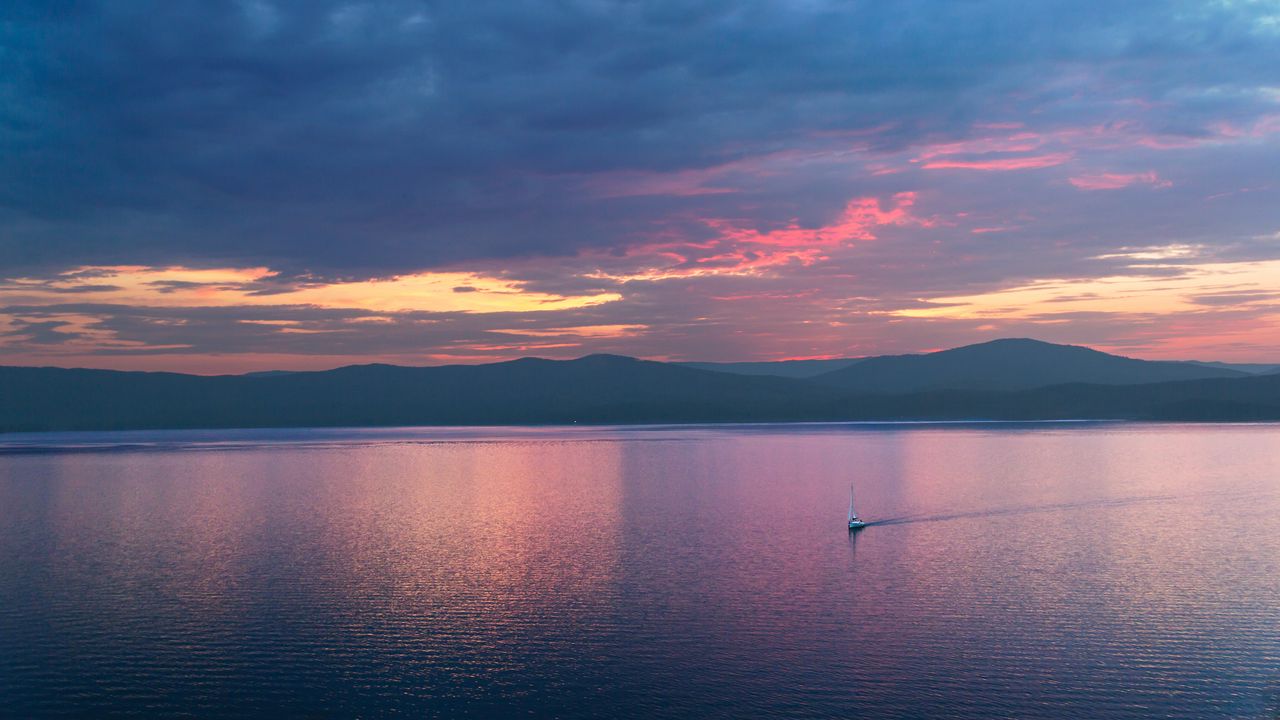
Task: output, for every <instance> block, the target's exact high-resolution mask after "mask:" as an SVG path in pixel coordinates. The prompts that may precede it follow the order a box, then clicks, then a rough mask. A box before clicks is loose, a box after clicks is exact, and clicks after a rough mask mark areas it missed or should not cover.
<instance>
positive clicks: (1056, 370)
mask: <svg viewBox="0 0 1280 720" xmlns="http://www.w3.org/2000/svg"><path fill="white" fill-rule="evenodd" d="M1248 375H1249V373H1246V372H1241V371H1239V370H1233V369H1230V368H1225V367H1210V366H1206V365H1200V364H1197V363H1190V362H1170V361H1154V360H1135V359H1133V358H1126V357H1120V356H1118V355H1110V354H1107V353H1104V352H1099V351H1097V350H1092V349H1090V348H1086V347H1079V346H1075V345H1055V344H1052V343H1047V342H1041V341H1039V340H1029V339H1024V338H1017V339H1005V340H993V341H991V342H986V343H981V344H978V345H966V346H964V347H959V348H955V349H952V350H943V351H941V352H935V353H929V354H927V355H885V356H881V357H874V358H867V359H866V360H863V361H861V362H859V363H856V364H854V365H851V366H849V367H846V368H841V369H839V370H835V371H832V372H829V373H824V374H822V375H818V376H815V377H814V378H813V379H814V380H815V381H817V382H821V383H823V384H826V385H831V386H833V387H838V388H841V389H844V390H852V391H858V392H874V393H911V392H919V391H925V390H943V389H951V390H1025V389H1030V388H1036V387H1044V386H1047V385H1058V384H1063V383H1094V384H1099V385H1132V384H1141V383H1157V382H1167V381H1174V380H1199V379H1206V378H1243V377H1248Z"/></svg>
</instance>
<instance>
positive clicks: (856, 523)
mask: <svg viewBox="0 0 1280 720" xmlns="http://www.w3.org/2000/svg"><path fill="white" fill-rule="evenodd" d="M866 526H867V523H866V522H865V521H863V520H862V519H860V518H859V517H858V513H856V512H854V511H853V486H852V485H850V486H849V530H851V531H852V530H861V529H862V528H864V527H866Z"/></svg>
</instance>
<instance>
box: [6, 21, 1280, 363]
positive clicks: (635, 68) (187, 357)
mask: <svg viewBox="0 0 1280 720" xmlns="http://www.w3.org/2000/svg"><path fill="white" fill-rule="evenodd" d="M1010 336H1017V337H1035V338H1039V339H1043V340H1049V341H1054V342H1068V343H1074V344H1085V345H1090V346H1093V347H1097V348H1099V349H1104V350H1109V351H1113V352H1119V353H1122V354H1128V355H1134V356H1139V357H1149V358H1186V359H1203V360H1233V361H1259V362H1261V361H1271V362H1280V0H1212V1H1202V2H1170V1H1169V0H1158V1H1157V0H1152V1H1148V0H1124V1H1123V2H1108V3H1103V2H1081V1H1080V0H1070V1H1065V2H1057V1H1053V0H1045V1H1042V2H1041V1H1037V2H1027V1H1026V0H1007V1H1006V0H992V1H981V2H977V1H973V2H965V1H960V2H957V1H951V0H947V1H943V0H933V1H915V0H894V1H893V2H857V1H851V0H840V1H838V2H824V1H823V0H790V1H789V2H764V1H761V2H749V1H748V2H721V1H706V2H702V1H698V0H670V1H665V0H664V1H652V2H643V3H642V2H633V1H621V0H619V1H617V2H610V1H608V0H563V1H558V2H549V1H545V0H543V1H536V2H535V1H530V2H524V1H522V0H504V1H503V2H492V3H490V2H478V1H477V2H432V1H430V0H416V1H412V2H410V1H400V0H392V1H384V2H369V3H351V2H326V1H324V0H305V1H303V0H299V1H297V2H284V1H274V2H273V1H271V0H244V1H242V2H208V1H207V0H192V1H189V2H187V1H183V0H169V1H167V2H131V1H130V0H113V1H111V2H105V1H104V2H72V1H70V0H65V1H64V0H39V1H31V2H28V1H26V0H10V1H9V2H6V3H3V4H0V364H21V365H31V364H48V365H63V366H86V367H106V368H125V369H165V370H179V371H189V372H199V373H219V372H244V371H250V370H262V369H269V368H286V369H304V368H305V369H317V368H326V367H333V366H337V365H344V364H351V363H362V362H375V361H380V362H395V363H403V364H438V363H445V362H484V361H491V360H501V359H509V358H513V357H518V356H523V355H537V356H542V357H556V358H565V357H577V356H580V355H584V354H588V353H594V352H611V353H620V354H626V355H635V356H640V357H646V358H654V359H677V360H769V359H785V358H820V357H847V356H861V355H871V354H883V353H896V352H916V351H925V350H931V349H938V348H944V347H951V346H955V345H962V344H967V343H972V342H980V341H984V340H989V339H993V338H997V337H1010Z"/></svg>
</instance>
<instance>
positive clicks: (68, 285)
mask: <svg viewBox="0 0 1280 720" xmlns="http://www.w3.org/2000/svg"><path fill="white" fill-rule="evenodd" d="M273 282H274V274H273V273H272V272H271V271H270V270H268V269H267V268H218V269H191V268H183V267H165V268H150V267H140V266H107V267H85V268H78V269H76V270H74V271H70V272H66V273H62V274H61V275H59V276H57V277H55V278H53V279H52V280H48V281H39V280H32V279H26V278H17V279H13V280H10V281H8V282H5V283H3V284H0V301H3V302H5V303H9V304H14V305H56V304H63V303H70V302H92V303H110V304H122V305H143V306H151V307H226V306H239V307H245V306H249V307H252V306H272V305H309V306H313V307H321V308H342V309H355V310H367V311H370V312H373V313H393V312H409V311H427V312H462V313H497V312H516V313H520V312H539V311H550V310H568V309H574V308H582V307H590V306H593V305H600V304H602V303H607V302H612V301H614V300H619V299H621V296H620V295H618V294H617V293H597V294H594V295H581V296H567V295H556V294H551V293H542V292H532V291H528V290H525V289H523V287H522V284H521V283H520V282H518V281H514V280H504V279H500V278H494V277H489V276H485V275H481V274H478V273H471V272H427V273H416V274H412V275H400V276H396V277H392V278H387V279H382V280H360V281H355V282H328V283H310V284H307V283H294V284H289V283H283V282H281V283H279V284H278V285H273Z"/></svg>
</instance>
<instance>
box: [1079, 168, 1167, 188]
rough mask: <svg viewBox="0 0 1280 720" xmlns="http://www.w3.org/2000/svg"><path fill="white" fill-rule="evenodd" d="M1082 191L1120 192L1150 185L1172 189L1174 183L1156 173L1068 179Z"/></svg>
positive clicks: (1102, 175) (1101, 174) (1083, 176)
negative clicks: (1133, 187)
mask: <svg viewBox="0 0 1280 720" xmlns="http://www.w3.org/2000/svg"><path fill="white" fill-rule="evenodd" d="M1067 182H1069V183H1071V184H1072V185H1074V186H1075V187H1077V188H1079V189H1080V190H1119V189H1121V188H1126V187H1129V186H1131V185H1150V186H1152V187H1155V188H1167V187H1172V186H1173V183H1172V182H1169V181H1168V180H1165V179H1163V178H1161V177H1160V176H1159V175H1157V174H1156V173H1155V172H1154V171H1147V172H1144V173H1100V174H1097V175H1078V176H1075V177H1072V178H1068V180H1067Z"/></svg>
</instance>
